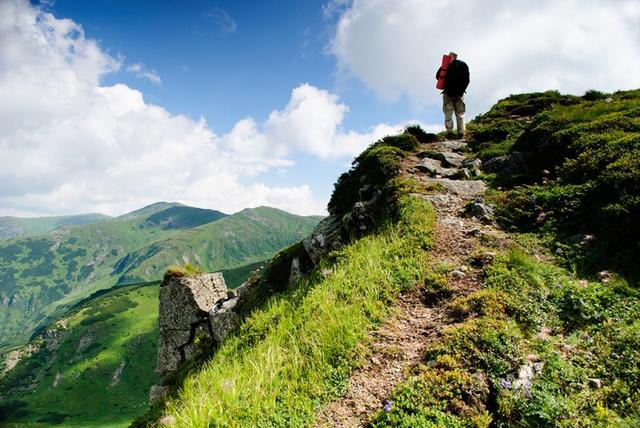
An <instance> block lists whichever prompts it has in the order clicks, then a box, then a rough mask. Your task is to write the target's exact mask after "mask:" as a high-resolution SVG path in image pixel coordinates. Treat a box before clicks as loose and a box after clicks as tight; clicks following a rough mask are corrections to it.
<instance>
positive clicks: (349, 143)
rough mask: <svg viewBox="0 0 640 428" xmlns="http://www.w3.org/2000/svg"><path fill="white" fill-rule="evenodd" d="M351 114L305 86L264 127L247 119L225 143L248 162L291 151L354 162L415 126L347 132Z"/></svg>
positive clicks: (381, 126) (326, 95)
mask: <svg viewBox="0 0 640 428" xmlns="http://www.w3.org/2000/svg"><path fill="white" fill-rule="evenodd" d="M348 112H349V107H348V106H347V105H345V104H343V103H341V102H340V100H339V98H338V96H337V95H335V94H332V93H330V92H327V91H325V90H323V89H319V88H317V87H315V86H312V85H309V84H301V85H299V86H297V87H296V88H295V89H293V91H292V92H291V97H290V99H289V102H288V103H287V105H286V107H285V108H284V109H282V110H274V111H273V112H271V114H269V117H268V118H267V119H266V120H265V121H264V122H263V123H260V124H258V123H256V122H255V120H254V119H253V118H246V119H243V120H241V121H239V122H238V123H236V125H235V126H234V128H233V129H232V130H231V131H230V132H229V133H227V134H225V135H223V136H222V140H223V142H224V143H225V145H226V146H228V147H229V148H230V149H231V150H233V151H234V152H235V153H236V154H238V155H240V156H242V157H244V158H245V159H263V158H278V159H282V158H284V157H286V156H287V155H289V154H291V153H293V152H298V153H307V154H311V155H313V156H316V157H319V158H323V159H336V158H341V157H352V156H354V155H356V154H358V153H360V152H361V151H362V150H364V149H365V148H366V147H367V146H368V145H369V144H371V142H372V141H376V140H378V139H380V138H382V137H384V136H385V135H389V134H394V133H397V132H399V131H400V130H401V129H402V128H403V127H405V126H406V125H407V124H408V123H417V122H416V121H406V122H402V123H398V124H393V125H389V124H378V125H375V126H373V127H371V129H368V130H366V131H364V132H356V131H345V130H344V129H343V128H342V122H343V121H344V118H345V115H346V114H347V113H348ZM423 126H424V125H423ZM424 127H425V128H427V129H432V128H433V126H424Z"/></svg>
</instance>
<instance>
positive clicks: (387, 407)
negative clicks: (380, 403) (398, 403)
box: [384, 400, 393, 412]
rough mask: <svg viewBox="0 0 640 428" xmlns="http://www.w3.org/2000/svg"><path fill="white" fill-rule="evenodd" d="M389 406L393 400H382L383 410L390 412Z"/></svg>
mask: <svg viewBox="0 0 640 428" xmlns="http://www.w3.org/2000/svg"><path fill="white" fill-rule="evenodd" d="M391 406H393V400H387V401H385V402H384V411H385V412H390V411H391Z"/></svg>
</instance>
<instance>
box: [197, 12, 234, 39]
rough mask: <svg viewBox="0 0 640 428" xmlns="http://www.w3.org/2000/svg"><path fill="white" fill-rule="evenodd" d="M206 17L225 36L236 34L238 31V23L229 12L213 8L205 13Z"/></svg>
mask: <svg viewBox="0 0 640 428" xmlns="http://www.w3.org/2000/svg"><path fill="white" fill-rule="evenodd" d="M204 16H205V18H207V19H208V20H210V21H211V22H212V23H213V25H215V27H216V28H217V29H218V31H219V32H220V33H222V34H224V35H227V34H231V33H235V32H236V30H237V29H238V25H237V24H236V21H234V19H233V18H232V17H231V15H229V12H227V11H226V10H224V9H221V8H219V7H212V8H211V9H209V10H208V11H206V12H205V14H204Z"/></svg>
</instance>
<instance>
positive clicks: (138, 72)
mask: <svg viewBox="0 0 640 428" xmlns="http://www.w3.org/2000/svg"><path fill="white" fill-rule="evenodd" d="M126 70H127V72H129V73H131V74H133V75H134V76H136V77H139V78H141V79H147V80H148V81H150V82H152V83H155V84H156V85H159V84H161V83H162V79H160V76H159V75H158V73H157V72H156V71H155V70H149V69H147V68H146V67H145V66H144V64H141V63H139V62H137V63H135V64H129V65H128V66H127V69H126Z"/></svg>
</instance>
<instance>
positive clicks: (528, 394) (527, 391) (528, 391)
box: [524, 389, 533, 398]
mask: <svg viewBox="0 0 640 428" xmlns="http://www.w3.org/2000/svg"><path fill="white" fill-rule="evenodd" d="M524 396H525V397H527V398H531V397H533V395H532V394H531V390H530V389H527V390H526V391H525V392H524Z"/></svg>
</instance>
